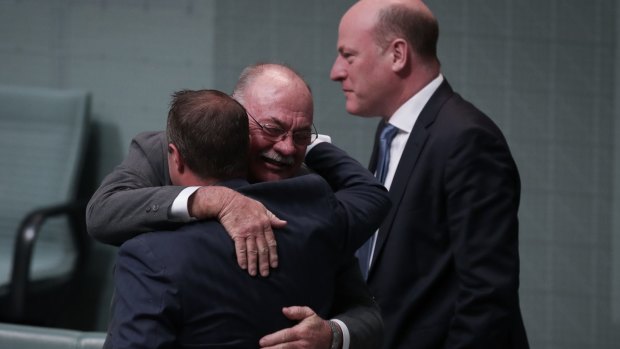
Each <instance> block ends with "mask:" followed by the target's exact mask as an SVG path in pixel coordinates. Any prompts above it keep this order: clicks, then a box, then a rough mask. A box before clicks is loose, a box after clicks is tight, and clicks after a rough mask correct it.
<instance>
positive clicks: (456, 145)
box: [367, 81, 528, 349]
mask: <svg viewBox="0 0 620 349" xmlns="http://www.w3.org/2000/svg"><path fill="white" fill-rule="evenodd" d="M382 127H383V122H382V123H381V124H380V125H379V128H378V130H377V137H378V132H379V130H380V129H381V128H382ZM376 144H377V141H375V149H374V151H373V155H372V157H371V161H370V163H371V168H370V169H371V170H373V171H374V164H375V163H376V152H377V146H376ZM519 193H520V180H519V174H518V172H517V168H516V165H515V163H514V161H513V158H512V156H511V154H510V151H509V148H508V145H507V143H506V140H505V139H504V136H503V135H502V133H501V132H500V130H499V129H498V128H497V126H496V125H495V124H494V123H493V122H492V121H491V120H490V119H489V118H488V117H487V116H485V115H484V114H483V113H482V112H480V111H479V110H478V109H476V108H475V107H474V106H473V105H471V104H470V103H468V102H467V101H465V100H463V99H462V98H461V97H460V96H459V95H458V94H456V93H454V92H453V91H452V89H451V87H450V86H449V85H448V83H447V82H445V81H444V83H443V84H442V85H441V86H440V87H439V89H438V90H437V91H436V92H435V93H434V95H433V96H432V97H431V99H430V100H429V102H428V103H427V105H426V106H425V107H424V109H423V110H422V112H421V114H420V116H419V118H418V120H417V121H416V123H415V126H414V128H413V131H412V133H411V135H410V136H409V139H408V141H407V144H406V146H405V150H404V153H403V155H402V158H401V159H400V162H399V164H398V167H397V170H396V172H395V175H394V179H393V182H392V185H391V188H390V197H391V199H392V203H393V208H392V210H391V211H390V213H389V214H388V216H387V217H386V219H385V221H384V223H383V224H382V226H381V228H380V230H379V235H378V239H377V245H376V252H375V255H374V259H373V264H372V267H371V269H370V271H369V276H368V280H367V282H368V284H369V286H370V289H371V292H372V294H373V295H374V296H375V297H376V301H377V302H378V303H379V306H380V308H381V311H382V315H383V318H384V323H385V340H384V345H383V348H386V349H398V348H403V349H404V348H407V349H409V348H420V349H427V348H428V349H430V348H433V349H435V348H477V349H482V348H494V349H498V348H503V349H508V348H527V347H528V344H527V338H526V334H525V330H524V326H523V322H522V319H521V313H520V308H519V297H518V288H519V254H518V240H517V233H518V222H517V210H518V206H519V195H520V194H519Z"/></svg>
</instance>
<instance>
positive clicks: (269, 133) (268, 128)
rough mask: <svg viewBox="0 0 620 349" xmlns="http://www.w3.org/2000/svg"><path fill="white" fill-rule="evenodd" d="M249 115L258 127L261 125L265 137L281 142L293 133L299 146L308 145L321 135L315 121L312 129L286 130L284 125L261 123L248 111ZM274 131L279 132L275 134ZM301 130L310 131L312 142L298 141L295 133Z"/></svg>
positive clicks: (295, 142)
mask: <svg viewBox="0 0 620 349" xmlns="http://www.w3.org/2000/svg"><path fill="white" fill-rule="evenodd" d="M246 112H247V111H246ZM247 114H248V116H249V117H250V118H251V119H252V120H254V122H255V123H256V124H257V125H258V127H260V129H261V131H263V134H264V135H265V137H267V138H269V139H271V140H273V141H274V142H279V141H281V140H283V139H284V137H285V136H286V135H287V134H289V133H290V134H291V138H292V139H293V143H294V144H295V145H297V146H304V147H307V146H309V145H310V144H312V143H314V141H316V139H317V138H318V137H319V133H318V132H317V131H316V127H315V126H314V123H312V125H311V126H312V130H309V131H303V130H297V131H285V130H284V129H283V128H282V127H279V126H276V125H272V124H268V123H264V124H261V123H260V122H258V120H256V119H255V118H254V117H253V116H252V115H251V114H250V113H249V112H247ZM274 132H277V133H278V134H277V135H275V134H274ZM300 132H309V133H310V142H309V143H298V142H297V140H296V138H295V134H299V133H300Z"/></svg>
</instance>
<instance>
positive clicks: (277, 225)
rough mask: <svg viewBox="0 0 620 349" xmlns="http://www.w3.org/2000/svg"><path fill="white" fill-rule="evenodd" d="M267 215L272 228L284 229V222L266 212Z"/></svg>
mask: <svg viewBox="0 0 620 349" xmlns="http://www.w3.org/2000/svg"><path fill="white" fill-rule="evenodd" d="M267 215H268V216H269V223H270V224H271V226H272V227H274V228H284V227H285V226H286V221H285V220H282V219H280V218H278V217H277V216H276V215H275V214H273V213H272V212H271V211H269V210H267Z"/></svg>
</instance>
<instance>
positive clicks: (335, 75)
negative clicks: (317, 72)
mask: <svg viewBox="0 0 620 349" xmlns="http://www.w3.org/2000/svg"><path fill="white" fill-rule="evenodd" d="M345 76H346V72H345V71H344V69H343V67H342V57H340V56H337V57H336V59H335V60H334V64H333V65H332V70H331V71H330V72H329V78H330V79H332V80H333V81H340V80H343V79H344V77H345Z"/></svg>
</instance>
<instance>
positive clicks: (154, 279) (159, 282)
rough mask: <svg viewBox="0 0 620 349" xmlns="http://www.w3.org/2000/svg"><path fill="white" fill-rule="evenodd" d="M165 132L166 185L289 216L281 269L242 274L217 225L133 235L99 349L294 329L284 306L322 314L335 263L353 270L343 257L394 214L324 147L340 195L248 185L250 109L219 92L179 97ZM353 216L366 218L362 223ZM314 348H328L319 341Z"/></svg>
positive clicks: (311, 177) (232, 343)
mask: <svg viewBox="0 0 620 349" xmlns="http://www.w3.org/2000/svg"><path fill="white" fill-rule="evenodd" d="M167 135H168V142H167V143H168V145H167V147H168V149H167V164H168V168H169V174H170V179H171V181H172V184H173V185H180V186H192V185H199V186H209V185H214V184H216V183H217V184H218V185H224V186H227V187H230V188H233V189H235V190H238V191H239V192H241V193H244V194H246V195H248V196H250V197H253V198H255V199H257V200H259V201H261V202H262V203H263V204H265V206H266V207H268V209H269V210H271V211H272V212H275V213H276V214H278V215H279V216H280V217H283V218H285V219H287V221H288V222H289V223H288V224H287V226H286V228H284V229H281V230H279V231H277V240H278V243H279V245H280V253H279V254H280V259H281V261H282V263H281V265H280V267H279V268H278V269H275V270H274V271H272V272H271V273H270V275H269V277H268V278H255V277H252V276H250V275H248V274H247V273H245V272H243V271H242V270H241V269H239V268H238V267H237V263H236V260H235V255H234V253H233V242H232V241H231V240H230V238H229V237H228V235H227V233H226V231H225V230H224V228H223V227H222V225H221V224H220V223H218V222H217V221H215V220H208V221H201V222H195V223H190V224H187V225H185V226H183V227H181V228H179V229H177V230H175V231H172V230H171V231H157V232H152V233H145V234H141V235H139V236H137V237H134V238H132V239H130V240H129V241H127V242H125V243H124V244H123V245H122V246H121V248H120V250H119V256H118V259H117V265H116V270H115V275H114V278H115V297H114V302H113V314H112V320H111V324H110V329H109V334H108V338H107V340H106V347H111V348H125V347H131V348H168V347H175V348H182V347H192V348H207V347H217V348H226V347H231V348H255V347H257V346H258V345H259V339H260V338H261V336H264V335H266V334H268V333H271V332H274V331H277V330H280V329H283V328H286V327H289V326H291V321H290V320H289V319H288V318H287V317H285V316H284V315H283V314H282V312H281V309H282V308H283V307H286V306H290V305H295V304H305V305H307V306H308V307H307V308H297V309H293V310H294V311H295V312H297V313H300V314H301V316H308V315H309V316H320V317H325V316H327V315H328V314H329V313H330V312H331V309H332V307H333V302H334V297H335V295H336V293H337V290H336V280H337V277H338V273H337V270H338V269H339V268H338V267H339V266H342V265H343V264H346V263H349V262H350V260H351V259H350V258H348V257H347V256H351V255H352V254H353V251H354V250H355V249H356V248H357V246H359V245H360V244H361V243H362V242H363V240H364V239H365V238H366V237H368V236H370V235H371V234H372V232H373V231H374V229H375V228H376V227H378V225H379V224H380V222H381V221H382V219H383V216H384V215H385V214H386V213H387V210H388V208H389V199H388V197H387V192H386V191H385V189H384V188H383V187H382V186H381V185H380V184H379V183H378V182H377V181H376V180H375V179H374V177H373V176H372V174H370V173H369V172H368V171H366V170H365V169H364V168H363V167H362V166H361V165H359V163H357V162H355V161H354V160H352V159H351V158H349V157H348V156H346V155H345V154H344V153H342V152H341V151H339V150H338V149H336V148H335V147H332V146H331V145H329V144H323V145H318V146H319V147H321V148H324V149H323V151H321V152H318V153H316V154H317V156H316V159H314V162H315V164H316V168H317V169H318V170H319V171H323V170H326V169H331V168H335V169H337V171H331V170H330V172H332V175H331V177H330V178H329V180H330V183H332V184H337V186H338V187H339V188H340V190H339V191H338V192H337V193H336V194H334V193H333V192H332V189H331V187H330V185H329V184H328V183H327V181H326V180H325V179H323V178H322V177H320V176H318V175H315V174H308V175H304V176H299V177H295V178H291V179H284V180H280V181H269V182H263V183H258V184H252V185H250V184H249V183H248V182H247V181H246V180H245V176H246V174H247V167H248V140H249V133H248V119H247V115H246V112H245V109H244V108H243V107H242V106H241V105H240V104H239V103H238V102H236V101H235V100H233V99H232V98H230V97H228V96H227V95H225V94H223V93H221V92H219V91H214V90H202V91H182V92H179V93H176V94H175V96H174V99H173V103H172V107H171V109H170V114H169V119H168V127H167ZM158 137H161V134H158V135H156V136H155V137H153V138H151V141H156V140H157V138H158ZM296 137H297V138H298V139H300V140H301V138H303V137H311V135H310V134H305V135H304V134H301V133H299V134H297V135H296ZM160 141H161V140H160ZM162 156H164V155H163V154H162ZM162 161H163V160H162ZM356 211H361V212H363V213H364V217H365V219H363V220H359V219H357V218H358V213H357V212H356ZM313 256H320V258H315V257H313ZM360 280H361V279H360ZM361 286H362V287H361V289H362V290H363V289H364V287H363V281H361ZM364 292H367V291H362V293H364ZM310 308H311V309H313V310H314V312H313V311H312V310H310ZM315 312H316V315H315ZM324 325H325V326H327V324H324ZM328 330H329V329H328ZM294 344H297V345H302V344H305V345H307V343H301V342H300V343H294ZM314 345H315V346H316V347H323V348H328V347H330V345H331V343H330V341H326V340H325V339H324V341H323V342H322V343H314ZM375 346H377V345H375Z"/></svg>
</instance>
